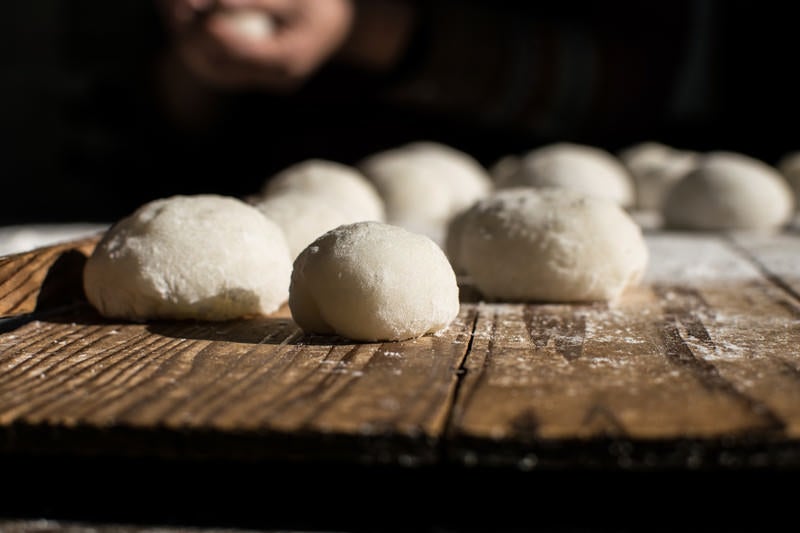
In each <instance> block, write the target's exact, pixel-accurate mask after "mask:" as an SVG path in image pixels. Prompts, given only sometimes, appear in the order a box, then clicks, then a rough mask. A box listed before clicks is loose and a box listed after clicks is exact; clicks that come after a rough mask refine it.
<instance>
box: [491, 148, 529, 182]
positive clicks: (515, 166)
mask: <svg viewBox="0 0 800 533" xmlns="http://www.w3.org/2000/svg"><path fill="white" fill-rule="evenodd" d="M521 165H522V158H521V157H519V156H517V155H507V156H503V157H501V158H500V159H498V160H497V161H496V162H495V163H494V164H493V165H492V166H491V167H489V175H490V176H491V177H492V180H493V181H494V182H495V183H500V184H502V183H506V182H508V181H509V180H510V179H511V177H512V176H514V175H515V174H516V173H517V172H519V169H520V166H521Z"/></svg>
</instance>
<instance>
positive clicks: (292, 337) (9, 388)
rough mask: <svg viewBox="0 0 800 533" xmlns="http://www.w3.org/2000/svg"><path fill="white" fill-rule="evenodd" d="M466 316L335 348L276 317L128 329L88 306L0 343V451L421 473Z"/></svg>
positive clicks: (452, 380)
mask: <svg viewBox="0 0 800 533" xmlns="http://www.w3.org/2000/svg"><path fill="white" fill-rule="evenodd" d="M473 317H474V309H472V308H470V307H465V308H464V309H463V310H462V312H461V314H460V315H459V317H458V318H457V320H456V321H455V322H454V323H453V324H452V326H451V327H450V328H449V329H448V330H447V331H445V332H443V333H441V334H439V335H435V336H427V337H424V338H420V339H416V340H413V341H407V342H400V343H383V344H380V343H375V344H347V343H344V342H343V341H342V340H341V339H339V338H337V337H313V336H312V337H309V336H303V335H302V334H301V332H300V331H299V330H298V329H297V327H296V326H295V325H294V323H293V322H291V320H290V319H289V318H288V312H287V311H286V309H284V310H283V313H282V314H279V315H276V316H272V317H266V318H260V319H252V320H243V321H232V322H227V323H219V324H217V323H201V322H153V323H149V324H128V323H122V322H115V321H106V320H102V319H100V318H99V317H98V316H97V315H96V314H95V313H94V312H93V311H92V310H90V309H88V306H86V307H84V308H83V309H82V310H81V312H79V313H77V314H75V315H72V316H62V317H60V318H59V319H57V320H54V319H48V320H47V321H45V320H35V321H32V322H30V323H28V324H26V325H24V326H22V327H20V328H18V329H16V330H14V331H13V332H8V333H6V334H3V335H0V348H2V350H1V351H0V370H1V371H2V373H1V374H0V440H2V441H4V443H3V444H4V447H5V448H6V449H7V450H11V451H13V450H20V449H26V448H29V447H31V446H33V447H36V446H39V447H44V448H45V450H44V451H47V450H46V448H47V447H48V446H53V445H57V446H59V447H60V448H67V449H72V450H77V449H83V450H86V449H89V448H91V449H95V450H96V451H103V452H109V451H112V450H113V448H112V447H113V446H117V445H119V442H120V441H125V442H127V447H129V448H133V449H132V450H130V451H131V453H158V454H165V455H175V454H179V453H183V452H186V453H190V454H192V453H194V454H207V455H221V456H224V457H229V456H243V455H248V454H249V455H253V456H256V457H261V458H263V457H285V456H287V455H295V456H301V455H305V458H306V459H308V458H317V459H321V458H331V459H337V460H342V459H345V458H346V459H349V460H359V461H380V462H386V461H388V462H394V461H403V462H405V463H419V462H426V461H432V460H433V458H434V456H435V454H436V447H437V445H438V439H439V438H440V437H441V434H442V433H443V430H444V426H445V423H446V419H447V415H448V412H449V409H450V406H451V403H452V397H453V394H454V391H455V386H456V382H457V369H458V367H459V365H460V364H461V361H462V359H463V358H464V356H465V354H466V351H467V347H468V344H469V338H470V333H471V331H472V326H473ZM50 430H53V431H57V433H58V439H57V441H55V442H54V441H53V435H52V431H50ZM25 435H30V438H27V439H26V438H25ZM330 435H333V436H334V437H335V438H328V436H330ZM184 436H185V438H184ZM2 437H5V438H4V439H3V438H2ZM181 439H183V440H181ZM183 446H186V447H188V448H189V449H188V450H185V449H182V447H183ZM137 447H138V448H139V450H136V448H137Z"/></svg>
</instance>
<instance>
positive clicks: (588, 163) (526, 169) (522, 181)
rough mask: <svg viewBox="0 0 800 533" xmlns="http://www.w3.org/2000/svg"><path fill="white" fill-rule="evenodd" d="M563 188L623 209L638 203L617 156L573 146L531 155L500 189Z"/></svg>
mask: <svg viewBox="0 0 800 533" xmlns="http://www.w3.org/2000/svg"><path fill="white" fill-rule="evenodd" d="M520 186H531V187H559V188H566V189H572V190H575V191H578V192H582V193H584V194H588V195H590V196H596V197H598V198H607V199H609V200H612V201H613V202H615V203H617V204H619V205H621V206H623V207H628V206H632V205H633V203H634V195H635V192H634V188H633V180H632V179H631V176H630V174H629V173H628V171H627V169H626V168H625V166H624V165H623V164H622V162H621V161H620V160H619V159H618V158H617V157H616V156H614V155H613V154H611V153H609V152H607V151H606V150H603V149H601V148H596V147H594V146H586V145H581V144H573V143H554V144H549V145H546V146H543V147H541V148H537V149H535V150H532V151H530V152H528V153H527V154H526V155H525V156H523V158H522V160H521V161H520V166H519V169H518V171H517V172H515V173H513V174H510V175H509V176H507V177H506V178H505V179H504V180H503V181H501V182H499V183H498V187H502V188H508V187H520Z"/></svg>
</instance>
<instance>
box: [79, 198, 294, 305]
mask: <svg viewBox="0 0 800 533" xmlns="http://www.w3.org/2000/svg"><path fill="white" fill-rule="evenodd" d="M291 268H292V265H291V258H290V256H289V249H288V247H287V245H286V240H285V238H284V236H283V232H282V231H281V229H280V228H279V227H278V226H277V225H276V224H274V223H273V222H271V221H270V220H268V219H267V218H266V217H265V216H264V215H262V214H261V213H260V212H259V211H258V210H257V209H255V208H254V207H251V206H249V205H247V204H246V203H244V202H242V201H241V200H238V199H235V198H230V197H224V196H217V195H197V196H173V197H169V198H164V199H160V200H155V201H152V202H149V203H147V204H145V205H143V206H141V207H140V208H139V209H137V210H136V211H135V212H134V213H133V214H131V215H130V216H128V217H126V218H124V219H122V220H120V221H119V222H118V223H116V224H114V225H113V226H112V227H111V228H110V229H109V230H108V232H106V234H105V236H104V237H103V239H102V240H101V241H100V243H99V244H98V245H97V247H96V248H95V250H94V253H92V255H91V256H90V257H89V259H88V261H87V262H86V266H85V267H84V275H83V283H84V291H85V293H86V297H87V298H88V300H89V302H90V303H91V304H92V305H93V306H94V307H95V308H96V309H97V310H98V311H99V312H100V313H101V314H102V315H104V316H106V317H111V318H122V319H128V320H136V321H143V320H148V319H159V318H163V319H199V320H228V319H233V318H239V317H244V316H250V315H258V314H268V313H271V312H273V311H275V310H277V309H278V308H279V307H280V306H281V304H282V303H283V302H285V301H286V299H287V296H288V291H289V281H290V275H291Z"/></svg>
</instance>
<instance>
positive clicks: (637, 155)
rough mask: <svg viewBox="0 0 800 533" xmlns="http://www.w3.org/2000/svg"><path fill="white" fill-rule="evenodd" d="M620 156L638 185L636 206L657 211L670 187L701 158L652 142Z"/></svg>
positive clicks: (688, 152) (638, 145) (693, 153)
mask: <svg viewBox="0 0 800 533" xmlns="http://www.w3.org/2000/svg"><path fill="white" fill-rule="evenodd" d="M619 157H620V160H621V161H622V162H623V164H624V165H625V166H626V167H627V168H628V170H629V171H630V173H631V175H632V176H633V179H634V181H635V183H636V206H637V207H639V208H641V209H655V210H658V209H661V205H662V204H663V202H664V198H666V196H667V193H668V192H669V189H670V187H672V186H673V185H674V184H675V183H677V182H678V180H680V179H681V178H682V177H683V176H684V175H685V174H686V173H688V172H689V171H690V170H692V169H693V168H694V167H695V166H696V165H697V162H698V160H699V158H700V155H699V154H698V153H697V152H692V151H689V150H678V149H675V148H672V147H671V146H667V145H666V144H662V143H658V142H653V141H649V142H643V143H640V144H636V145H634V146H631V147H629V148H626V149H625V150H623V151H622V152H620V154H619Z"/></svg>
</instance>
